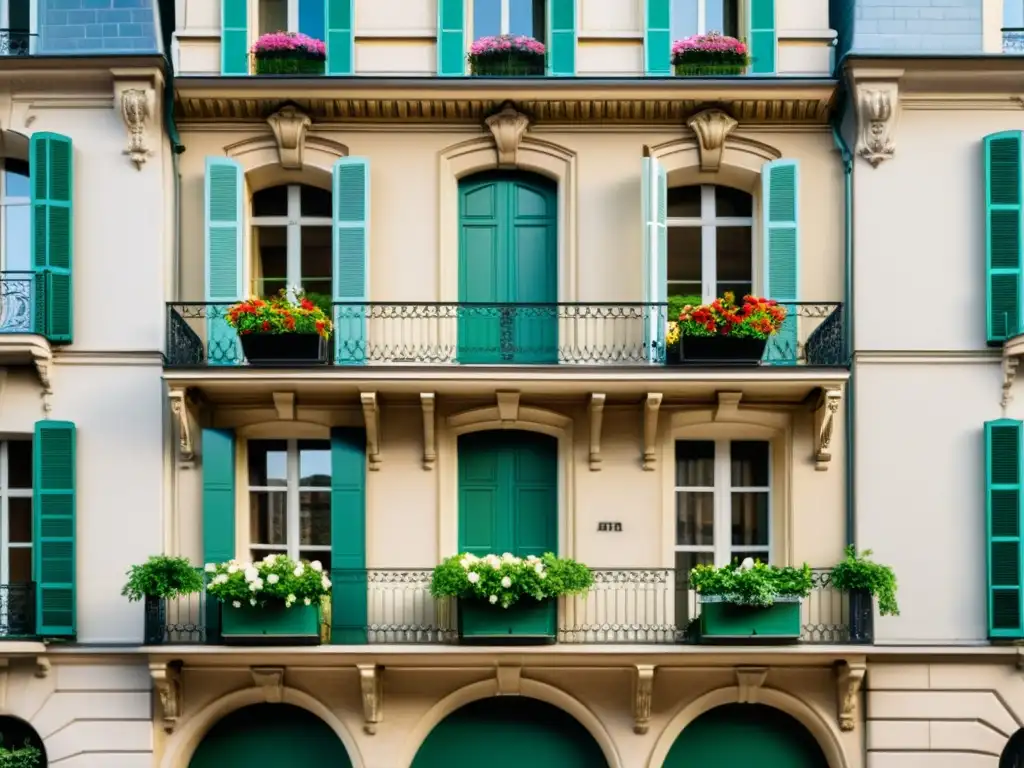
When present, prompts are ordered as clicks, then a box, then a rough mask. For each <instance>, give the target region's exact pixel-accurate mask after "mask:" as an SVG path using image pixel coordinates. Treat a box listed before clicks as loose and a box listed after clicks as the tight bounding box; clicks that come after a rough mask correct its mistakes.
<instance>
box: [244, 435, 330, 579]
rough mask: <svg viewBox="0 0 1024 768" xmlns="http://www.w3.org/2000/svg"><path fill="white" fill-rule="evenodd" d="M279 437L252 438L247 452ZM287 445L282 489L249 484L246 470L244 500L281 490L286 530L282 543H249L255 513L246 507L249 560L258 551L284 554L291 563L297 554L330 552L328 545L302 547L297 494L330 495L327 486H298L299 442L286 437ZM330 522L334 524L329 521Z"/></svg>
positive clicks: (303, 545) (304, 545)
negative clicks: (290, 559) (257, 494)
mask: <svg viewBox="0 0 1024 768" xmlns="http://www.w3.org/2000/svg"><path fill="white" fill-rule="evenodd" d="M307 439H310V438H301V441H303V442H304V441H306V440H307ZM281 440H282V438H273V437H270V438H258V439H256V438H253V439H250V440H249V441H248V443H247V447H246V450H247V452H248V451H249V450H251V449H252V444H253V443H254V442H255V443H260V442H280V441H281ZM283 440H284V442H285V443H286V444H287V446H288V448H287V453H286V454H285V457H286V458H285V486H284V489H282V488H281V486H279V485H249V484H248V483H249V478H248V468H246V487H247V488H248V490H249V493H248V494H246V496H247V498H248V499H250V500H251V498H252V495H251V494H252V493H254V492H261V493H262V492H267V491H269V492H271V493H281V492H282V490H284V493H285V529H284V540H285V543H284V544H263V543H261V542H256V541H252V535H251V534H250V533H248V532H249V531H251V530H252V516H253V515H254V514H256V510H255V509H254V508H253V506H252V503H251V501H250V503H249V504H248V505H247V506H248V516H247V518H246V521H245V525H246V528H245V530H246V532H247V534H246V538H247V539H248V548H249V554H248V556H247V557H248V559H255V552H254V551H255V550H261V551H263V552H279V553H281V554H286V555H288V557H290V558H292V559H293V560H298V559H299V552H300V550H301V551H304V552H310V553H312V552H330V551H331V545H330V544H301V543H300V539H301V534H302V530H301V525H302V520H301V514H300V504H299V502H300V498H301V496H300V494H302V493H303V492H314V493H328V494H329V493H330V492H331V488H330V486H322V485H317V486H300V485H299V480H300V477H301V475H300V463H299V442H300V438H294V437H292V438H286V439H283ZM332 522H333V521H332Z"/></svg>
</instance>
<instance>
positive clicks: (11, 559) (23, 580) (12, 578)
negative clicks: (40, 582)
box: [7, 547, 32, 584]
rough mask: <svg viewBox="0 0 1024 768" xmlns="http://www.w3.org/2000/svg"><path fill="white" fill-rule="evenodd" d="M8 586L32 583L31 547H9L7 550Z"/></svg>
mask: <svg viewBox="0 0 1024 768" xmlns="http://www.w3.org/2000/svg"><path fill="white" fill-rule="evenodd" d="M7 557H8V563H7V569H8V578H7V583H8V584H28V583H29V582H31V581H32V547H11V548H10V549H8V550H7Z"/></svg>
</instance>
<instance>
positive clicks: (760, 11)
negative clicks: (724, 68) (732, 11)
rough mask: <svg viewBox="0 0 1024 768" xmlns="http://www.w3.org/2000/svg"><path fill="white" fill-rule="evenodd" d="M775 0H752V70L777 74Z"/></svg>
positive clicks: (754, 72) (756, 72)
mask: <svg viewBox="0 0 1024 768" xmlns="http://www.w3.org/2000/svg"><path fill="white" fill-rule="evenodd" d="M775 49H776V38H775V0H750V58H751V59H752V60H753V61H752V63H751V65H750V71H751V73H752V74H755V75H772V74H775Z"/></svg>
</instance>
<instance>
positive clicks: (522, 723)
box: [193, 696, 799, 768]
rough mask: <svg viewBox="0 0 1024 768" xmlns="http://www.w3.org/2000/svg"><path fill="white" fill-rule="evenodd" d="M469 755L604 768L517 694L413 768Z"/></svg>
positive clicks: (429, 743) (464, 722)
mask: <svg viewBox="0 0 1024 768" xmlns="http://www.w3.org/2000/svg"><path fill="white" fill-rule="evenodd" d="M468 755H485V756H486V758H485V759H484V761H483V763H484V764H486V766H487V768H522V766H530V768H607V766H608V761H607V760H606V759H605V757H604V754H603V753H602V752H601V748H600V747H599V746H598V745H597V742H595V741H594V738H593V736H591V735H590V733H589V732H588V731H587V729H586V728H584V727H583V726H582V725H580V724H579V723H578V722H577V721H576V720H575V719H574V718H573V717H572V716H570V715H569V714H568V713H566V712H563V711H562V710H560V709H558V708H557V707H554V706H552V705H550V704H548V703H546V702H543V701H537V700H536V699H528V698H525V697H521V696H502V697H498V698H493V699H481V700H480V701H475V702H473V703H472V704H467V705H466V706H465V707H463V708H462V709H459V710H456V711H455V712H453V713H452V714H451V715H449V716H448V717H446V718H445V719H444V720H442V721H441V722H440V723H439V724H438V726H437V727H436V728H434V730H433V731H431V732H430V734H429V735H428V736H427V738H426V740H425V741H424V742H423V746H421V747H420V749H419V752H417V753H416V757H415V759H414V760H413V761H412V768H455V766H461V765H466V764H467V756H468ZM193 768H195V766H193ZM202 768H206V766H203V767H202ZM211 768H212V766H211ZM224 768H227V766H225V767H224ZM700 768H706V767H705V766H703V765H702V766H701V767H700ZM791 768H799V766H792V767H791Z"/></svg>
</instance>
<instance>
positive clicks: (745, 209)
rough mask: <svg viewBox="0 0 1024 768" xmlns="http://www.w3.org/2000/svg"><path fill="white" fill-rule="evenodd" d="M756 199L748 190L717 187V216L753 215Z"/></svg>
mask: <svg viewBox="0 0 1024 768" xmlns="http://www.w3.org/2000/svg"><path fill="white" fill-rule="evenodd" d="M753 215H754V200H753V198H752V197H751V196H750V195H748V194H747V193H746V192H742V191H740V190H738V189H733V188H732V187H715V216H716V217H718V218H724V217H727V216H753Z"/></svg>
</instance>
